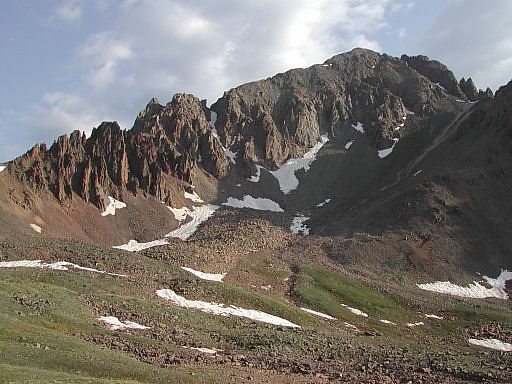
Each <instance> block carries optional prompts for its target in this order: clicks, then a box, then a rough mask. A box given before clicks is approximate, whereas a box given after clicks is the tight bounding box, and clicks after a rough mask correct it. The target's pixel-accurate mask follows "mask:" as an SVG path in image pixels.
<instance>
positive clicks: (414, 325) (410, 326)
mask: <svg viewBox="0 0 512 384" xmlns="http://www.w3.org/2000/svg"><path fill="white" fill-rule="evenodd" d="M420 325H425V323H424V322H423V321H420V322H418V323H407V326H408V327H409V328H414V327H418V326H420Z"/></svg>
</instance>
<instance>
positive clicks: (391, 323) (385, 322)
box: [379, 319, 396, 325]
mask: <svg viewBox="0 0 512 384" xmlns="http://www.w3.org/2000/svg"><path fill="white" fill-rule="evenodd" d="M379 321H380V322H381V323H384V324H389V325H396V323H393V322H392V321H389V320H383V319H381V320H379Z"/></svg>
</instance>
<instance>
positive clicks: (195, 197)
mask: <svg viewBox="0 0 512 384" xmlns="http://www.w3.org/2000/svg"><path fill="white" fill-rule="evenodd" d="M183 194H184V195H185V199H189V200H192V201H193V202H194V203H204V201H203V199H201V198H200V197H199V196H198V195H197V193H195V192H193V193H188V192H187V191H184V192H183Z"/></svg>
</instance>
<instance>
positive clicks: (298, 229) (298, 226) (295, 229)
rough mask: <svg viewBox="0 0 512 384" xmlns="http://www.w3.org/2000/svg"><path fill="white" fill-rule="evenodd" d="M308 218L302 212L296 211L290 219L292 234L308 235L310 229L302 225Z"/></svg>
mask: <svg viewBox="0 0 512 384" xmlns="http://www.w3.org/2000/svg"><path fill="white" fill-rule="evenodd" d="M307 220H309V217H307V216H304V215H303V214H302V213H298V214H297V215H295V217H294V218H293V220H292V224H291V225H290V232H291V233H293V234H294V235H298V234H299V233H302V234H303V235H304V236H306V235H309V231H310V229H309V228H308V227H307V226H306V225H304V222H305V221H307Z"/></svg>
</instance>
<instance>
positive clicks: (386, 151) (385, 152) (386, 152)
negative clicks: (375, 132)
mask: <svg viewBox="0 0 512 384" xmlns="http://www.w3.org/2000/svg"><path fill="white" fill-rule="evenodd" d="M398 140H399V139H393V141H394V143H393V145H392V146H391V147H389V148H386V149H381V150H380V151H377V154H378V155H379V157H380V158H381V159H383V158H385V157H386V156H388V155H390V154H391V152H393V149H394V148H395V145H396V143H398Z"/></svg>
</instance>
